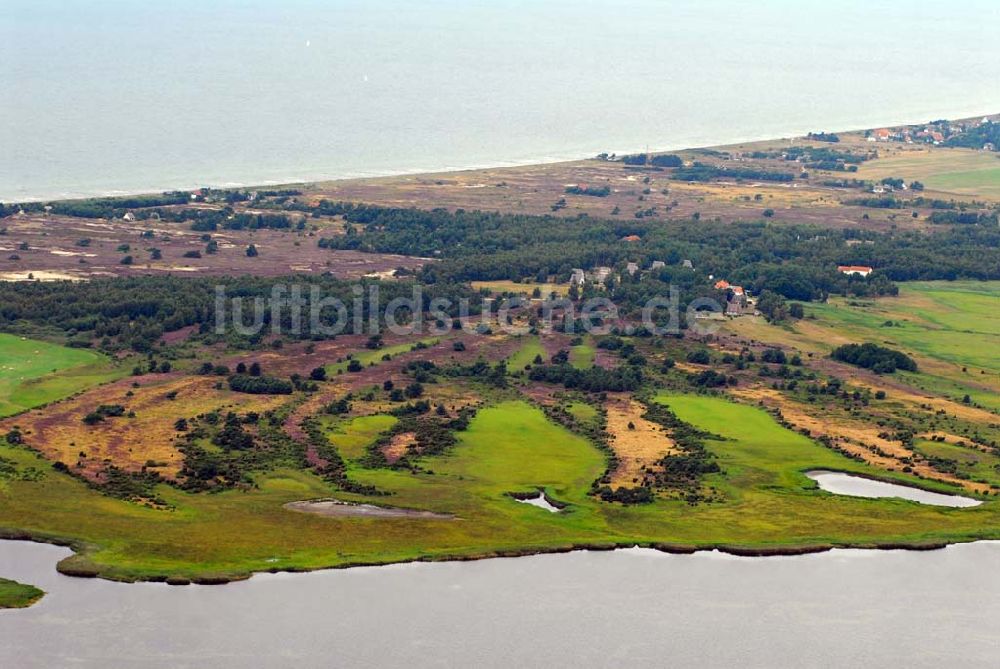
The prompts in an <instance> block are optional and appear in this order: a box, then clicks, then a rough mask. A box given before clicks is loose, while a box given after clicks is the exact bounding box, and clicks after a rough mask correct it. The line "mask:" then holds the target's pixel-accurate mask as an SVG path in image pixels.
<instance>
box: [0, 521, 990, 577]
mask: <svg viewBox="0 0 1000 669" xmlns="http://www.w3.org/2000/svg"><path fill="white" fill-rule="evenodd" d="M7 541H24V542H31V543H37V544H48V545H53V546H60V547H63V548H67V549H69V550H70V551H72V555H69V556H67V557H65V558H63V559H62V560H59V561H58V562H57V563H56V565H55V568H56V571H57V572H59V573H60V574H62V575H63V576H69V577H73V578H98V579H101V580H106V581H111V582H116V583H163V584H166V585H173V586H181V585H227V584H230V583H238V582H240V581H246V580H249V579H251V578H253V577H254V576H255V575H258V574H306V573H313V572H323V571H332V570H340V569H355V568H365V567H389V566H393V565H403V564H414V563H425V562H428V563H430V562H478V561H480V560H494V559H507V558H520V557H531V556H535V555H558V554H564V553H574V552H584V551H587V552H609V551H620V550H630V549H635V548H641V549H649V550H654V551H657V552H660V553H667V554H670V555H694V554H697V553H712V552H717V553H721V554H723V555H728V556H732V557H740V558H774V557H795V556H800V555H812V554H817V553H828V552H831V551H834V550H868V551H872V550H874V551H898V550H903V551H913V552H926V551H936V550H943V549H945V548H947V547H949V546H958V545H966V544H974V543H985V542H995V541H1000V535H997V536H988V535H984V536H981V537H975V538H966V539H961V538H956V539H940V540H914V541H846V542H839V543H834V542H822V543H806V544H799V545H796V544H784V545H780V544H778V545H758V546H753V545H739V544H726V543H706V544H684V543H674V542H669V541H607V542H601V541H596V542H574V543H571V544H561V545H554V546H535V547H531V548H521V549H496V550H489V551H478V552H470V553H441V554H428V555H418V556H416V557H411V558H403V559H390V560H357V561H351V562H344V563H341V564H332V565H326V566H320V567H294V566H293V567H273V568H263V569H258V570H252V571H249V572H238V573H231V574H226V573H214V574H213V573H210V572H206V573H204V574H202V575H193V576H178V575H169V574H156V573H152V574H148V575H127V574H116V573H114V572H110V573H109V572H107V571H102V569H101V568H99V567H97V566H96V565H94V564H92V563H91V562H89V560H88V558H87V555H86V554H87V549H88V547H90V544H87V543H86V542H83V541H77V540H72V539H65V538H62V537H55V536H45V535H36V534H33V533H31V532H21V531H17V530H8V529H0V542H7Z"/></svg>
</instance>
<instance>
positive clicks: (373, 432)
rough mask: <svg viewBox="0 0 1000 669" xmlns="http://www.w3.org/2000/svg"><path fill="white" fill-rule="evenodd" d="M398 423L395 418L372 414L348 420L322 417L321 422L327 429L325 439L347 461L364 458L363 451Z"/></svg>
mask: <svg viewBox="0 0 1000 669" xmlns="http://www.w3.org/2000/svg"><path fill="white" fill-rule="evenodd" d="M398 421H399V419H397V418H396V417H395V416H389V415H387V414H374V415H372V416H358V417H356V418H351V419H348V420H337V419H334V418H326V417H324V418H323V419H322V421H321V422H323V424H324V425H325V426H327V427H329V430H328V432H327V437H328V438H329V439H330V442H331V443H332V444H333V445H334V446H336V447H337V452H339V453H340V455H341V456H343V457H344V458H346V459H348V460H357V459H360V458H362V457H364V455H365V449H367V448H368V446H369V445H371V444H372V443H374V441H375V440H376V439H377V438H378V437H379V435H381V434H382V433H383V432H388V431H389V430H391V429H392V427H393V426H394V425H395V424H396V423H397V422H398Z"/></svg>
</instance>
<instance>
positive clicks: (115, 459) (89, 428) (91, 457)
mask: <svg viewBox="0 0 1000 669" xmlns="http://www.w3.org/2000/svg"><path fill="white" fill-rule="evenodd" d="M133 381H138V382H139V383H140V384H141V385H140V387H139V388H132V387H131V384H132V382H133ZM216 381H217V379H214V378H209V377H178V376H177V375H175V374H167V375H162V376H161V375H156V376H145V377H132V378H129V379H124V380H122V381H118V382H115V383H112V384H108V385H106V386H101V387H99V388H95V389H93V390H90V391H88V392H86V393H83V394H82V395H79V396H77V397H75V398H71V399H68V400H66V401H64V402H59V403H56V404H52V405H49V406H48V407H44V408H41V409H37V410H34V411H31V412H29V413H27V414H24V415H21V416H18V417H17V418H15V419H11V421H9V422H11V423H14V424H17V425H19V426H20V427H21V429H22V430H23V431H24V432H25V442H26V444H27V445H28V446H30V447H32V448H34V449H35V450H37V451H38V452H40V453H41V454H42V455H44V456H45V457H46V458H48V459H49V460H52V461H57V460H58V461H62V462H64V463H66V464H67V465H69V466H70V467H71V468H72V469H73V470H74V471H76V472H78V473H80V474H82V475H84V476H86V477H87V478H90V479H93V480H96V479H98V478H99V476H100V473H101V472H102V471H103V470H104V469H105V467H106V466H107V465H108V464H113V465H115V466H117V467H120V468H122V469H125V470H128V471H139V470H141V469H142V468H143V466H144V465H146V464H147V462H155V463H157V466H155V467H150V469H153V470H154V471H157V472H159V473H160V474H161V475H162V476H164V477H165V478H174V477H175V476H176V475H177V472H178V471H179V470H180V467H181V464H182V460H183V456H182V454H181V453H180V452H179V451H178V450H177V446H178V445H179V433H178V432H177V431H176V430H175V429H174V423H175V422H176V421H177V419H178V418H191V417H193V416H196V415H198V414H202V413H205V412H208V411H212V410H216V409H217V410H222V411H236V412H247V411H257V412H263V411H266V410H268V409H271V408H274V407H276V406H278V405H279V404H281V403H282V402H284V401H286V399H287V398H285V397H275V396H266V395H245V394H241V393H234V392H232V391H230V390H228V389H223V390H216V389H215V387H214V385H215V383H216ZM129 391H131V392H132V393H133V394H132V396H128V395H127V393H128V392H129ZM172 392H176V393H177V396H176V399H174V400H170V399H167V395H168V394H169V393H172ZM102 404H121V405H123V406H124V407H125V408H126V410H127V411H134V412H135V417H134V418H128V417H124V416H123V417H117V418H108V419H106V420H105V421H104V422H101V423H98V424H96V425H86V424H85V423H84V422H83V417H84V416H85V415H87V414H88V413H90V412H91V411H94V410H95V409H96V408H97V407H98V406H100V405H102Z"/></svg>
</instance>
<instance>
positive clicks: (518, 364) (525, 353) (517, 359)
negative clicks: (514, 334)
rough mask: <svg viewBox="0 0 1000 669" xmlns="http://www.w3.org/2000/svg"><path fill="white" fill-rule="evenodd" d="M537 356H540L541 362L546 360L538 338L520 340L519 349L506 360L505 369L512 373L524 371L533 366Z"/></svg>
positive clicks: (530, 337) (546, 357)
mask: <svg viewBox="0 0 1000 669" xmlns="http://www.w3.org/2000/svg"><path fill="white" fill-rule="evenodd" d="M539 355H540V356H542V360H547V359H548V356H547V355H546V354H545V349H544V348H543V347H542V343H541V342H540V341H538V337H532V336H529V337H525V338H524V339H523V340H522V343H521V347H520V348H518V349H517V351H515V352H514V355H512V356H510V358H509V359H508V360H507V368H508V369H510V370H511V371H512V372H513V371H517V370H521V369H524V368H525V367H527V366H528V365H531V364H534V362H535V357H536V356H539Z"/></svg>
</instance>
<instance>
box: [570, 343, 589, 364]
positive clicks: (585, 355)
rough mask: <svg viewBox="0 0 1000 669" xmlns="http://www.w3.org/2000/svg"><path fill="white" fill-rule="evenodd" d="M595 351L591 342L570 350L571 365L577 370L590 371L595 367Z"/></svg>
mask: <svg viewBox="0 0 1000 669" xmlns="http://www.w3.org/2000/svg"><path fill="white" fill-rule="evenodd" d="M594 354H595V350H594V347H593V345H592V344H590V343H589V342H587V343H583V344H577V345H576V346H572V347H570V349H569V364H571V365H573V366H574V367H576V368H577V369H589V368H590V367H593V366H594Z"/></svg>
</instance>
